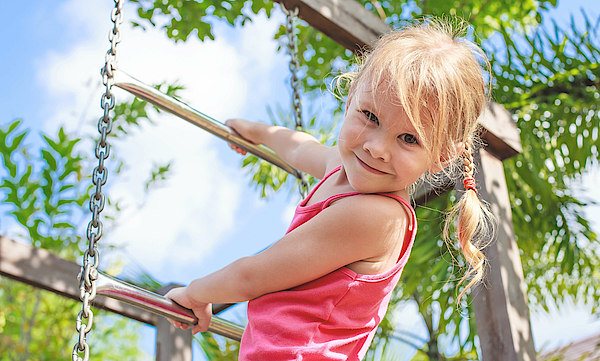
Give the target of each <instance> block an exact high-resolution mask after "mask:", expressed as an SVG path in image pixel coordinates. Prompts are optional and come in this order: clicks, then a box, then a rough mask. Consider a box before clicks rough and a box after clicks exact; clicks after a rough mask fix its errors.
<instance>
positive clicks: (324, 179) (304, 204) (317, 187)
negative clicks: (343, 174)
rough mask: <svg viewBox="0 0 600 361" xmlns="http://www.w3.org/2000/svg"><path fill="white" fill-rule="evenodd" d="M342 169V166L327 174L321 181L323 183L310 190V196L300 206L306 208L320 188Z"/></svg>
mask: <svg viewBox="0 0 600 361" xmlns="http://www.w3.org/2000/svg"><path fill="white" fill-rule="evenodd" d="M341 168H342V166H341V165H340V166H338V167H337V168H335V169H334V170H332V171H331V172H329V173H327V174H326V175H325V176H324V177H323V179H321V181H320V182H319V183H317V185H316V186H314V187H313V189H311V190H310V192H309V193H308V195H307V196H306V197H305V198H304V199H303V200H302V202H300V206H301V207H304V206H306V203H308V201H309V200H310V199H311V198H312V196H313V194H314V193H315V192H316V191H317V189H319V187H320V186H321V184H323V183H324V182H325V181H326V180H327V178H329V177H331V175H332V174H333V173H335V172H337V171H339V170H340V169H341Z"/></svg>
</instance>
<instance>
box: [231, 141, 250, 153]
mask: <svg viewBox="0 0 600 361" xmlns="http://www.w3.org/2000/svg"><path fill="white" fill-rule="evenodd" d="M229 147H230V148H231V149H233V150H235V151H236V152H238V153H240V154H241V155H246V154H247V153H248V152H246V151H245V150H244V149H242V148H241V147H238V146H237V145H234V144H231V143H229Z"/></svg>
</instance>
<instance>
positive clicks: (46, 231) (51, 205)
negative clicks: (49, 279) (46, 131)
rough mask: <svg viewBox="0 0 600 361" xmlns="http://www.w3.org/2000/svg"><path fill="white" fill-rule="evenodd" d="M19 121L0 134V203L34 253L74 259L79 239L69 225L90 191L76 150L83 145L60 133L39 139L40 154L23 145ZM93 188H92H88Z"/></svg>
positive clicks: (80, 157)
mask: <svg viewBox="0 0 600 361" xmlns="http://www.w3.org/2000/svg"><path fill="white" fill-rule="evenodd" d="M21 123H22V121H21V120H15V121H13V122H12V123H9V124H8V125H7V126H5V127H3V128H0V152H1V155H2V160H3V163H4V168H5V170H6V173H7V174H6V175H5V176H4V177H3V178H2V183H0V192H1V193H0V195H2V196H3V197H2V198H1V199H2V202H3V203H4V205H7V206H9V207H10V208H11V210H10V211H9V214H11V215H12V216H13V217H14V218H15V219H16V220H17V222H18V223H19V224H20V225H22V226H23V228H24V229H25V230H26V232H27V233H26V234H23V235H21V236H22V237H23V238H25V239H30V240H32V242H33V244H34V245H35V246H36V247H43V248H46V249H49V250H51V251H53V252H55V253H57V254H59V255H60V256H61V257H64V258H67V259H71V260H72V259H74V258H75V256H76V255H79V253H78V246H77V245H78V243H79V241H80V237H79V236H78V235H77V232H76V227H75V224H73V222H72V219H74V217H76V216H79V215H80V214H81V211H78V209H80V208H81V207H83V204H84V203H85V201H86V199H87V191H88V190H89V188H90V186H87V185H83V183H82V182H81V180H82V174H83V165H82V161H83V160H84V156H82V155H81V154H80V153H78V152H77V151H76V150H75V148H76V146H77V145H78V144H79V142H80V141H81V139H79V138H72V137H71V136H69V135H68V134H66V133H65V131H64V129H63V128H60V130H59V131H58V135H57V136H56V137H51V136H48V135H43V136H42V137H43V141H44V144H43V145H42V147H41V149H40V150H39V153H38V154H30V151H29V148H28V147H27V146H26V145H25V142H24V140H25V138H26V136H27V135H28V131H27V130H24V131H22V130H20V125H21ZM90 183H91V182H90Z"/></svg>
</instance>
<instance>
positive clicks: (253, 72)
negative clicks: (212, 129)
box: [0, 0, 600, 359]
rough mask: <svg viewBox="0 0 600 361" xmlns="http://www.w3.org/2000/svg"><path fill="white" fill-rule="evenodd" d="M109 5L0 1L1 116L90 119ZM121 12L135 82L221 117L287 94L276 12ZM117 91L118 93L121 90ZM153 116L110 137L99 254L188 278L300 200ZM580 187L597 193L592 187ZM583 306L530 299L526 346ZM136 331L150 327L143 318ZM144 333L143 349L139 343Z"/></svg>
mask: <svg viewBox="0 0 600 361" xmlns="http://www.w3.org/2000/svg"><path fill="white" fill-rule="evenodd" d="M111 7H112V1H101V0H88V1H85V2H84V1H75V0H66V1H41V0H36V1H25V2H16V1H10V2H5V4H3V11H2V13H1V14H0V19H1V21H0V24H1V25H0V27H1V30H2V33H3V34H5V37H4V44H5V46H4V49H5V51H4V52H3V54H2V55H0V64H1V65H2V69H4V71H3V74H2V80H3V83H4V84H5V86H4V87H2V88H0V125H4V124H6V123H8V122H10V121H11V120H13V119H15V118H22V119H24V120H25V126H26V127H27V128H30V129H31V130H32V131H33V132H32V133H34V134H35V133H37V132H38V131H44V132H48V133H53V132H55V131H56V130H57V129H58V127H59V126H65V128H66V129H69V130H71V131H77V132H80V133H81V134H92V133H93V132H94V131H95V129H94V127H93V126H91V125H90V121H92V120H94V119H97V118H98V117H99V116H100V114H101V111H100V108H99V106H98V104H99V99H100V94H101V93H100V92H101V89H100V87H99V76H98V74H99V69H100V67H101V66H102V65H103V62H104V53H105V52H106V50H107V49H108V46H109V44H108V40H107V34H108V30H109V28H110V27H111V23H110V21H109V14H110V11H111ZM581 7H584V8H586V9H587V11H588V12H589V14H590V15H591V18H596V17H597V16H599V15H600V2H599V1H593V2H592V1H584V0H577V1H570V2H566V1H565V2H564V3H563V2H562V1H559V8H558V9H555V10H552V11H551V12H550V15H551V16H552V17H554V18H555V19H557V20H558V21H559V22H565V21H567V14H569V13H573V12H576V13H578V12H579V10H578V9H579V8H581ZM125 12H126V13H125V14H126V15H125V16H126V21H125V23H124V25H123V42H122V43H121V44H120V45H119V51H120V63H119V65H120V68H121V69H123V70H125V71H127V72H128V73H130V74H131V75H134V76H135V77H136V78H139V79H142V80H143V81H145V82H146V83H160V82H163V81H165V80H166V81H169V82H173V81H176V80H178V81H179V82H180V83H182V84H184V85H185V86H186V90H185V91H183V92H182V93H181V95H182V97H183V99H184V100H186V101H187V102H189V103H190V104H191V105H192V106H193V107H194V108H196V109H199V110H200V111H202V112H204V113H206V114H208V115H210V116H212V117H214V118H216V119H219V120H222V121H224V120H225V119H227V118H230V117H241V118H246V119H251V120H263V121H268V119H269V118H268V116H267V113H266V106H267V105H271V106H275V105H277V104H280V105H282V106H284V107H287V105H288V104H289V99H290V98H289V97H290V90H289V86H288V80H287V79H288V68H287V61H288V58H287V56H286V55H284V54H279V53H277V51H276V50H277V44H276V43H275V42H274V41H273V40H272V35H273V34H274V32H275V30H276V29H277V27H278V26H279V24H280V23H281V22H282V20H283V17H282V16H281V14H280V13H277V14H276V15H275V16H274V19H271V20H269V19H266V17H265V16H264V15H260V16H258V17H257V18H256V19H255V21H254V22H253V23H252V24H250V25H248V26H246V27H244V28H237V29H235V28H231V27H228V26H226V25H222V24H216V26H215V32H216V35H217V41H215V42H207V43H201V42H199V41H197V40H196V39H192V40H190V41H188V42H187V43H185V44H174V43H172V42H171V41H170V40H168V39H166V37H165V35H164V34H162V33H161V32H159V31H156V30H154V29H149V30H148V31H147V32H143V31H141V30H140V29H132V28H131V27H130V26H129V25H128V21H129V20H132V19H133V18H132V17H131V14H132V8H131V7H129V5H127V6H126V7H125ZM116 95H117V97H118V99H129V95H127V94H126V93H124V92H122V91H117V92H116ZM328 104H329V102H328V100H327V95H325V96H324V99H319V100H316V101H314V102H312V103H311V104H310V107H311V108H312V109H317V110H318V109H321V108H327V107H328ZM153 119H155V120H156V124H155V125H153V126H148V127H145V128H144V131H143V132H142V131H140V132H136V133H135V134H134V135H133V136H132V137H130V138H128V140H127V142H121V143H117V144H116V147H115V149H114V151H116V152H119V154H121V155H122V156H123V157H124V158H125V160H126V162H128V164H129V165H130V167H129V169H128V170H127V171H125V172H124V173H122V174H121V175H119V176H111V178H110V179H109V191H110V192H111V193H110V194H111V197H115V198H118V199H120V200H121V201H122V204H123V205H125V206H126V210H125V211H124V212H123V215H122V216H121V220H120V221H119V224H118V226H117V227H116V228H115V229H113V230H110V231H109V232H110V233H109V235H108V236H107V237H106V238H109V241H110V242H113V243H115V244H119V245H122V246H123V247H125V248H124V251H120V252H115V253H114V254H111V255H105V256H104V255H103V263H104V267H108V266H109V265H111V264H113V263H114V262H116V261H117V260H121V261H124V262H126V263H125V267H126V268H127V267H144V268H145V269H146V270H148V271H149V272H150V273H151V274H152V275H153V276H155V277H156V278H158V279H159V280H160V281H162V282H165V283H169V282H177V283H187V282H189V281H191V280H192V279H194V278H196V277H200V276H202V275H204V274H207V273H209V272H211V271H214V270H216V269H218V268H220V267H223V266H224V265H226V264H228V263H229V262H231V261H233V260H234V259H237V258H239V257H243V256H246V255H250V254H253V253H256V252H258V251H260V250H261V249H264V248H265V247H266V246H268V245H269V244H270V243H272V242H274V241H275V240H277V239H278V238H279V237H280V236H281V235H282V234H283V233H284V232H285V230H286V228H287V224H288V222H289V220H290V219H291V215H292V212H293V207H294V205H295V204H296V203H297V201H298V197H297V196H296V194H295V193H294V194H291V195H289V194H287V193H285V194H283V193H282V194H278V195H277V197H272V199H271V200H270V201H268V202H267V201H265V200H262V199H260V197H259V196H258V193H257V192H256V191H255V190H254V189H252V188H251V187H248V183H249V180H248V177H247V176H246V174H245V171H243V170H240V169H239V164H240V158H239V156H238V155H237V154H235V153H234V152H231V151H230V150H229V148H228V147H227V145H226V144H225V143H224V142H222V141H221V140H219V139H216V138H213V137H211V136H209V135H208V134H206V133H205V132H203V131H201V130H199V129H197V128H194V127H193V126H191V125H189V124H187V123H185V122H184V121H181V120H179V119H176V118H175V117H173V116H169V115H156V116H154V118H153ZM82 120H84V122H83V123H82ZM82 124H83V125H82ZM31 141H32V142H33V143H35V142H36V141H35V139H32V140H31ZM90 147H91V145H90ZM155 161H158V162H162V163H164V162H169V161H172V162H173V176H172V177H171V178H170V180H169V182H168V184H167V186H165V187H163V188H160V189H158V190H156V191H155V192H153V193H152V194H151V195H150V196H149V197H147V198H146V199H145V200H144V202H142V201H141V199H143V195H144V192H143V184H144V182H145V180H146V178H147V175H148V174H149V170H150V169H151V167H152V164H153V162H155ZM109 166H110V165H109ZM599 174H600V173H599V172H598V171H597V170H596V171H594V172H593V173H592V174H591V175H590V176H588V177H586V181H585V184H589V185H591V182H592V179H596V180H597V179H599V178H600V176H599ZM590 194H591V196H592V197H594V198H595V199H596V200H598V201H600V194H598V191H597V190H596V193H590ZM1 210H2V208H1V207H0V211H1ZM588 212H589V213H588V214H589V215H590V218H591V219H596V220H597V219H600V216H599V214H600V211H599V207H597V206H596V207H590V208H589V209H588ZM1 224H2V227H3V229H2V230H1V232H2V233H3V234H7V235H9V236H10V235H11V234H14V233H15V232H16V231H17V230H16V229H15V228H14V225H11V223H10V221H8V220H5V219H3V220H2V223H1ZM596 227H597V228H596V229H597V230H598V224H596ZM402 312H403V313H402V315H400V316H401V317H402V318H403V319H404V322H403V324H402V325H401V327H402V328H404V329H415V328H419V327H422V325H420V324H419V320H418V317H417V316H416V315H415V314H414V308H412V307H411V306H410V305H409V306H407V307H406V308H405V309H404V311H402ZM588 314H589V310H588V309H586V308H585V307H581V306H573V307H565V308H563V309H562V310H561V311H560V312H558V311H552V312H550V313H548V314H546V313H533V314H532V324H533V331H534V339H535V341H536V347H537V348H540V347H541V346H547V347H552V346H556V345H559V344H562V343H565V342H568V341H572V340H576V339H580V338H583V337H585V336H586V335H590V334H594V333H598V332H600V322H598V321H594V320H592V319H591V317H590V316H589V315H588ZM555 330H556V331H555ZM144 333H145V334H147V335H150V336H151V335H152V333H153V331H152V330H151V329H150V330H145V331H144ZM150 338H151V337H150ZM144 347H145V348H147V349H148V350H149V352H153V346H152V345H151V344H150V343H148V342H147V343H146V344H144ZM196 354H197V353H196ZM196 359H199V358H197V357H196Z"/></svg>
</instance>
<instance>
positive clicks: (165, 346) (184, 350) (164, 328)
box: [156, 283, 192, 361]
mask: <svg viewBox="0 0 600 361" xmlns="http://www.w3.org/2000/svg"><path fill="white" fill-rule="evenodd" d="M175 287H181V285H176V284H173V283H171V284H169V285H167V286H165V287H163V288H161V289H160V290H158V293H160V294H161V295H163V296H164V295H165V294H166V293H167V292H169V291H170V290H171V289H173V288H175ZM156 361H192V332H190V330H185V331H184V330H182V329H179V328H176V327H175V326H173V325H171V324H170V323H169V321H167V319H166V318H164V317H158V320H157V322H156Z"/></svg>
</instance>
